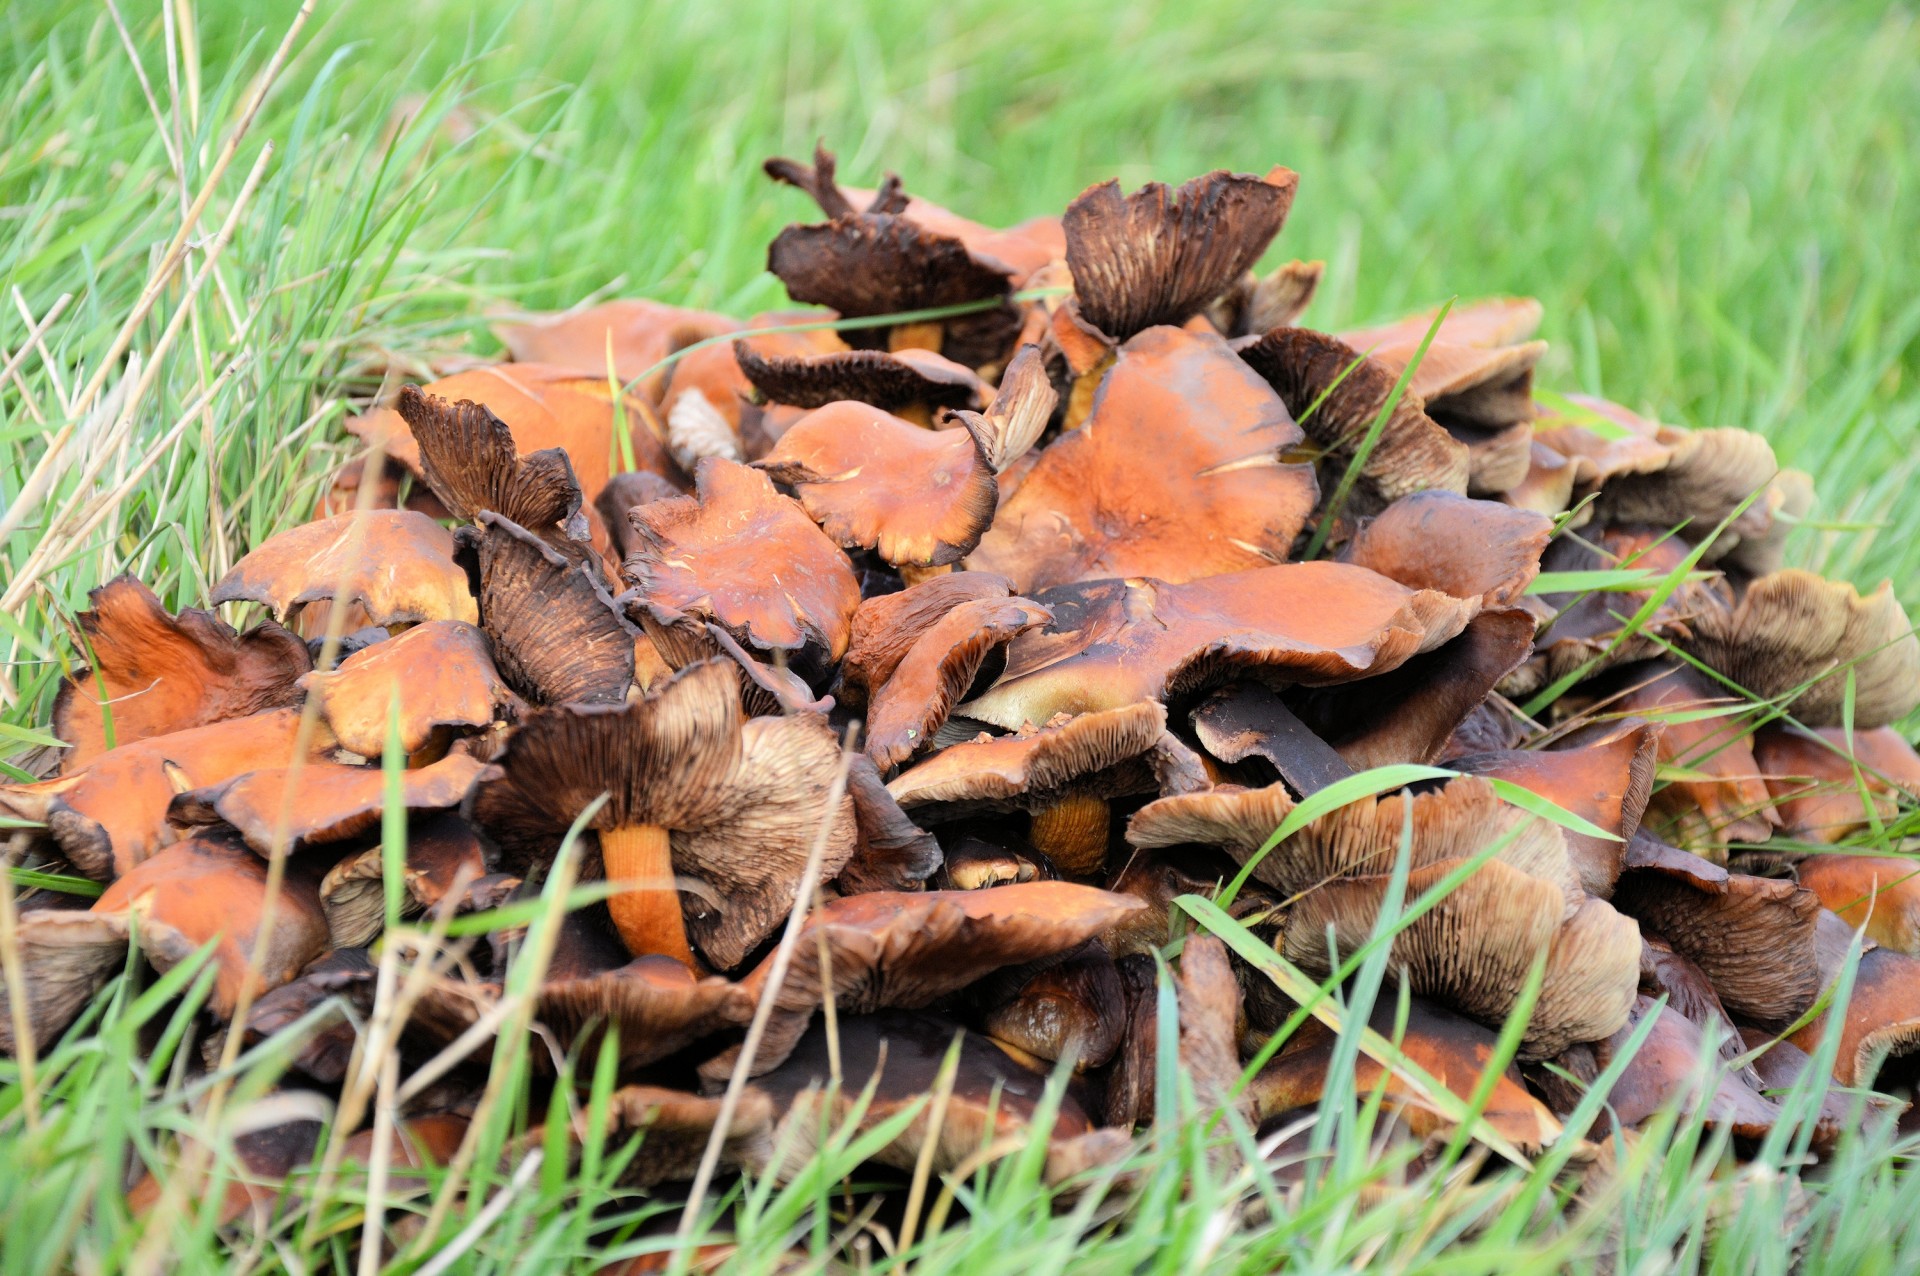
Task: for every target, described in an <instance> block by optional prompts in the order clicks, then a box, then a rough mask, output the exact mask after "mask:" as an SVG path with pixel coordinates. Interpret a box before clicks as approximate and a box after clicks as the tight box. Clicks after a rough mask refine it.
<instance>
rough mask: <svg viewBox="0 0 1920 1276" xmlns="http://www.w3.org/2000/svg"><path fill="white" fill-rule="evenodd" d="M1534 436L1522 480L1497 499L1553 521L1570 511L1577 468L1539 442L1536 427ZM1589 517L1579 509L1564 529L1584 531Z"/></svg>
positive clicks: (1575, 464) (1578, 468)
mask: <svg viewBox="0 0 1920 1276" xmlns="http://www.w3.org/2000/svg"><path fill="white" fill-rule="evenodd" d="M1534 434H1535V439H1534V442H1533V443H1532V444H1531V445H1530V446H1529V447H1528V449H1527V473H1526V477H1525V478H1522V479H1521V480H1520V481H1519V482H1518V483H1515V484H1514V485H1513V486H1512V487H1510V488H1508V489H1507V490H1506V491H1504V492H1502V493H1500V499H1501V500H1502V501H1505V502H1506V503H1507V504H1508V505H1511V506H1513V507H1514V508H1515V509H1523V510H1532V511H1533V512H1534V513H1536V514H1545V515H1547V516H1548V517H1549V518H1557V517H1559V516H1560V515H1561V514H1563V513H1566V511H1568V510H1569V509H1571V508H1572V507H1573V488H1574V484H1575V483H1576V482H1578V481H1579V477H1580V467H1579V465H1578V464H1577V463H1576V462H1574V461H1573V460H1572V459H1571V458H1569V457H1565V456H1562V455H1561V454H1560V453H1558V452H1556V451H1554V450H1553V449H1552V448H1550V447H1548V446H1547V445H1546V444H1544V443H1542V442H1540V441H1539V438H1538V435H1539V427H1538V426H1535V428H1534ZM1592 517H1593V511H1592V510H1591V509H1583V510H1581V511H1580V512H1579V513H1578V514H1574V515H1570V516H1569V517H1568V518H1567V520H1566V524H1565V525H1566V526H1567V527H1569V528H1577V527H1584V526H1586V524H1587V522H1588V520H1590V519H1591V518H1592Z"/></svg>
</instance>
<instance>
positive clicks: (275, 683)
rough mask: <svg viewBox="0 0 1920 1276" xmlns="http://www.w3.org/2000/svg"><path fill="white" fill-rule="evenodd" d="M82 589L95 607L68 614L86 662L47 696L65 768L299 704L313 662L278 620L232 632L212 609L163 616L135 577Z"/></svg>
mask: <svg viewBox="0 0 1920 1276" xmlns="http://www.w3.org/2000/svg"><path fill="white" fill-rule="evenodd" d="M87 598H88V601H89V602H91V603H92V604H93V605H92V607H91V609H89V610H87V611H82V612H80V613H78V614H77V615H76V616H75V617H74V621H75V623H76V625H77V627H78V629H79V634H80V637H81V640H82V644H83V654H84V657H85V659H86V660H87V662H88V664H87V666H86V667H84V668H81V669H78V670H76V671H75V672H74V673H73V674H72V675H71V676H69V677H68V678H66V679H65V680H64V681H62V682H61V684H60V693H59V695H58V696H57V697H56V698H55V699H54V704H53V734H54V735H56V736H58V737H59V738H60V739H62V740H64V741H66V742H67V743H68V744H69V745H70V746H71V747H70V748H68V749H67V751H66V752H65V753H63V754H62V755H61V759H60V762H61V767H62V769H64V770H66V771H73V770H77V769H78V768H80V767H82V766H85V765H86V764H87V763H88V762H91V761H92V760H93V759H94V758H97V757H99V756H100V755H101V754H103V753H105V752H106V751H107V750H108V749H110V748H112V747H114V746H116V745H121V744H132V743H134V742H135V741H137V740H144V739H148V738H150V737H153V736H161V735H166V734H168V733H170V732H174V731H181V730H185V729H187V728H189V727H198V726H205V725H206V724H208V723H211V722H219V721H223V720H226V719H229V718H244V717H246V716H248V715H249V714H253V713H258V712H261V711H262V710H265V709H277V708H280V707H282V706H284V705H290V704H296V703H298V702H299V699H300V693H299V691H298V689H297V688H296V686H295V680H296V679H298V678H299V677H300V675H302V674H303V673H305V672H306V671H307V670H308V669H310V668H312V667H313V661H312V659H311V658H310V657H309V656H308V654H307V647H306V644H305V643H303V642H301V641H300V639H299V637H298V636H296V635H295V634H293V633H291V632H289V631H287V630H285V629H282V628H281V627H280V626H279V625H276V624H274V623H272V622H271V621H269V622H267V623H265V624H262V625H260V626H258V627H256V628H253V629H249V630H247V631H246V632H245V633H236V632H235V631H234V630H233V628H232V627H231V626H229V625H227V624H225V623H224V622H223V621H221V620H220V618H219V617H217V616H215V615H214V614H213V613H212V612H207V611H200V610H198V609H194V608H188V609H186V610H183V611H181V612H180V613H179V614H178V615H177V616H175V615H169V614H168V613H167V610H166V608H165V607H163V606H162V605H161V603H160V600H159V599H158V598H156V597H154V595H153V591H152V590H149V589H148V588H147V587H146V586H145V585H143V584H141V583H140V582H139V581H137V580H135V579H134V578H133V577H131V576H116V577H115V578H114V579H112V580H110V581H108V582H107V583H106V584H104V585H102V586H100V587H99V588H97V589H95V590H93V591H92V592H90V593H89V594H88V595H87ZM103 705H106V706H111V712H112V719H111V732H110V733H109V723H108V714H107V710H106V709H105V708H103Z"/></svg>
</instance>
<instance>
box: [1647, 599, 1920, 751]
mask: <svg viewBox="0 0 1920 1276" xmlns="http://www.w3.org/2000/svg"><path fill="white" fill-rule="evenodd" d="M1685 645H1686V646H1687V649H1688V650H1689V651H1691V652H1692V653H1693V654H1694V655H1696V656H1698V657H1699V658H1700V659H1701V660H1703V661H1705V662H1706V663H1707V664H1708V665H1710V666H1712V667H1713V668H1714V669H1715V670H1717V671H1719V672H1720V673H1722V674H1725V675H1726V676H1727V677H1728V678H1731V679H1732V680H1733V681H1734V682H1735V683H1736V684H1737V685H1739V686H1741V687H1743V688H1745V689H1746V690H1747V691H1750V692H1752V693H1753V694H1755V695H1757V696H1766V697H1775V696H1782V695H1785V694H1787V693H1788V692H1790V691H1793V690H1794V689H1795V688H1798V687H1800V686H1801V685H1802V684H1806V683H1811V684H1812V685H1811V686H1809V687H1807V689H1806V690H1805V691H1803V692H1801V693H1800V694H1799V695H1797V696H1795V697H1794V698H1793V703H1792V711H1793V715H1794V717H1795V718H1797V719H1798V720H1800V721H1801V722H1804V723H1806V724H1807V725H1809V726H1822V727H1826V726H1838V725H1839V724H1840V717H1841V710H1842V708H1843V707H1844V705H1845V703H1846V698H1847V681H1848V679H1847V675H1848V673H1851V674H1852V677H1853V684H1854V686H1853V696H1854V698H1853V722H1854V725H1856V726H1861V727H1878V726H1885V725H1886V724H1887V723H1889V722H1893V721H1895V720H1896V719H1899V718H1903V717H1905V716H1906V715H1907V714H1909V713H1911V712H1913V710H1914V707H1915V706H1916V705H1920V637H1916V636H1915V634H1914V629H1913V624H1912V622H1911V621H1909V620H1908V619H1907V613H1906V611H1905V610H1904V609H1903V608H1902V607H1901V606H1900V600H1899V599H1898V598H1896V597H1894V594H1893V586H1892V585H1891V584H1889V583H1888V582H1885V581H1882V582H1881V584H1880V587H1879V588H1878V589H1876V590H1874V591H1873V592H1872V593H1871V594H1867V595H1865V596H1864V597H1863V596H1862V595H1861V594H1860V592H1859V591H1858V590H1856V589H1855V588H1854V587H1853V586H1852V585H1850V584H1848V583H1846V582H1845V581H1836V580H1827V579H1825V578H1823V577H1820V576H1816V575H1814V574H1813V573H1812V572H1805V571H1799V570H1797V569H1794V568H1788V569H1787V570H1785V571H1778V572H1774V573H1773V574H1772V575H1770V576H1762V577H1761V578H1760V579H1758V580H1756V581H1754V582H1753V583H1752V584H1750V585H1748V586H1747V589H1746V593H1745V594H1744V595H1743V596H1742V597H1741V599H1740V601H1739V603H1738V604H1737V605H1736V606H1734V607H1732V608H1730V609H1727V610H1709V611H1706V612H1703V613H1702V614H1701V615H1700V617H1699V618H1698V620H1697V621H1696V622H1695V624H1694V634H1693V641H1692V642H1691V643H1688V644H1685Z"/></svg>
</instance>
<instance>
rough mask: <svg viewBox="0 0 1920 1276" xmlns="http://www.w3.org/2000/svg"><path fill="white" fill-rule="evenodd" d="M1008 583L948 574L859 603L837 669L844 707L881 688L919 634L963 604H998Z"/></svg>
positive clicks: (975, 574) (999, 578)
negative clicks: (848, 702)
mask: <svg viewBox="0 0 1920 1276" xmlns="http://www.w3.org/2000/svg"><path fill="white" fill-rule="evenodd" d="M1012 593H1013V582H1011V581H1009V580H1008V579H1007V578H1006V577H1005V576H996V575H994V574H993V573H992V572H947V573H945V574H943V575H939V576H930V577H928V578H927V579H925V580H923V581H919V582H918V583H916V584H913V585H909V586H908V587H907V588H905V589H903V590H901V591H900V592H899V593H895V594H880V595H878V596H877V597H874V598H869V599H867V600H866V601H864V602H862V603H861V604H860V606H859V609H858V610H856V611H855V612H854V613H853V623H852V625H851V626H850V630H849V638H848V643H847V655H846V659H845V660H844V661H843V662H841V665H840V687H841V692H842V695H841V699H842V700H843V702H845V701H850V702H851V703H852V704H853V706H854V707H856V708H857V707H859V705H860V704H862V703H864V702H865V699H866V697H868V696H870V695H872V694H873V693H874V692H875V691H878V690H879V689H880V686H881V684H883V683H885V682H886V680H887V679H888V678H890V677H892V676H893V671H894V670H895V669H897V668H899V666H900V662H901V661H902V660H904V659H906V655H907V652H909V651H910V650H912V649H913V644H914V643H916V642H918V641H919V640H920V637H921V635H922V634H925V633H926V632H927V631H928V630H930V629H932V628H933V627H934V626H935V625H937V624H939V623H940V621H941V620H942V618H944V617H945V616H946V614H947V613H948V612H950V611H952V610H953V609H954V608H956V607H958V606H960V605H962V604H963V603H970V602H975V601H979V600H981V599H1002V598H1006V597H1007V596H1008V595H1010V594H1012Z"/></svg>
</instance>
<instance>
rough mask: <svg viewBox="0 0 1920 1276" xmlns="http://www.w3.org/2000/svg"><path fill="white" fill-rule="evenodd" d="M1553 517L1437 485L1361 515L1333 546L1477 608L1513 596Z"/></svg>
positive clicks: (1344, 557)
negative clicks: (1354, 526) (1354, 529)
mask: <svg viewBox="0 0 1920 1276" xmlns="http://www.w3.org/2000/svg"><path fill="white" fill-rule="evenodd" d="M1553 530H1554V528H1553V520H1552V519H1549V518H1546V517H1544V516H1543V515H1539V514H1535V513H1532V512H1531V511H1528V510H1519V509H1514V508H1512V507H1510V506H1506V505H1502V504H1499V503H1498V502H1496V501H1474V500H1468V499H1467V498H1465V497H1462V496H1456V495H1455V494H1454V493H1452V492H1448V491H1443V490H1434V491H1425V492H1415V493H1413V494H1412V495H1409V496H1404V497H1401V498H1400V499H1399V500H1397V501H1395V502H1393V504H1391V505H1389V506H1387V507H1386V508H1385V509H1384V510H1382V511H1380V513H1378V514H1376V515H1374V516H1373V517H1372V518H1370V519H1367V520H1366V521H1365V522H1363V523H1362V524H1361V525H1360V529H1359V531H1357V532H1356V533H1354V536H1353V539H1352V540H1350V541H1348V542H1347V544H1346V545H1345V547H1344V548H1343V549H1342V550H1341V552H1340V561H1342V562H1346V563H1354V564H1357V565H1358V566H1361V567H1366V568H1369V569H1371V570H1373V571H1376V572H1379V573H1380V574H1381V575H1382V576H1385V577H1387V578H1388V579H1389V580H1397V581H1399V582H1400V583H1401V584H1402V585H1405V586H1406V587H1407V588H1409V589H1437V590H1439V591H1440V592H1441V593H1444V594H1452V595H1453V596H1454V597H1455V598H1462V599H1475V598H1477V599H1479V600H1480V603H1481V605H1482V606H1484V607H1504V606H1507V605H1508V604H1510V603H1515V602H1518V601H1519V600H1520V598H1521V596H1522V595H1523V594H1525V593H1526V590H1527V586H1528V585H1530V584H1532V583H1533V578H1534V577H1535V576H1537V575H1538V574H1539V572H1540V555H1541V553H1542V551H1544V550H1545V549H1546V547H1547V538H1548V537H1549V536H1551V535H1552V534H1553Z"/></svg>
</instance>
